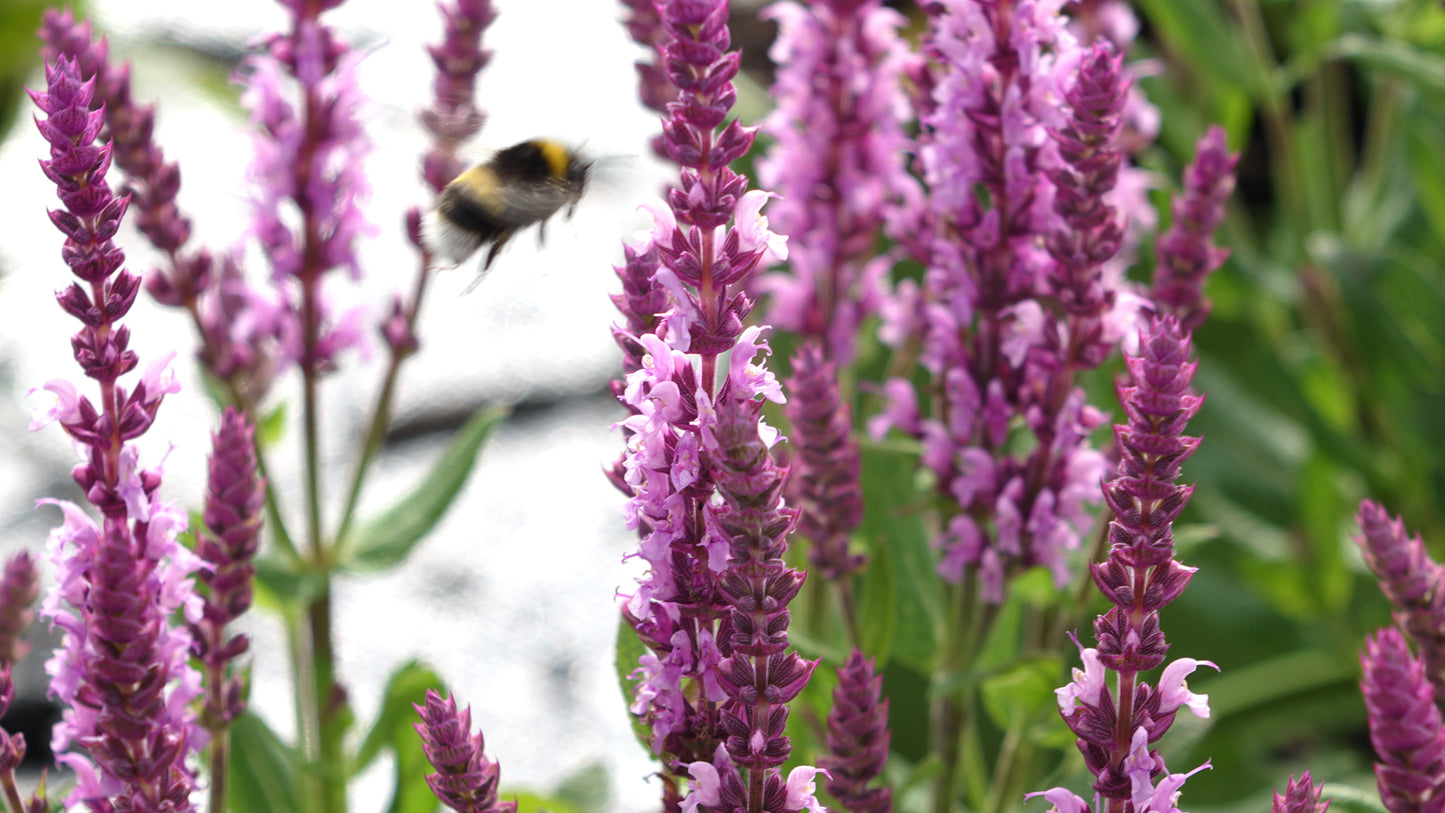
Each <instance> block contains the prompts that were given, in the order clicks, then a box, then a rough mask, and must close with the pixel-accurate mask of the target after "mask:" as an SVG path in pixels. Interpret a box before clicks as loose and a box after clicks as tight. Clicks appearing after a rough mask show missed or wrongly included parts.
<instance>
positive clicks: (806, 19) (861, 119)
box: [758, 0, 923, 365]
mask: <svg viewBox="0 0 1445 813" xmlns="http://www.w3.org/2000/svg"><path fill="white" fill-rule="evenodd" d="M763 13H764V15H765V16H766V17H769V18H772V19H775V20H777V21H778V24H779V26H780V30H779V33H778V39H777V41H776V42H775V43H774V44H773V47H772V49H771V50H770V51H769V54H770V55H771V56H772V58H773V61H774V62H775V63H777V65H778V66H779V69H778V75H777V81H776V82H775V84H774V86H773V96H774V97H775V98H776V99H777V100H778V103H777V107H776V108H775V109H774V111H773V113H772V114H771V115H770V116H769V117H768V119H767V121H766V122H765V123H764V125H763V129H764V131H765V132H767V133H768V135H770V136H772V137H773V138H774V139H775V140H776V142H777V143H776V145H775V146H774V147H773V148H771V149H770V150H769V151H768V154H767V156H766V157H765V158H764V159H763V160H761V161H759V162H758V173H759V177H760V179H761V181H762V183H763V185H764V186H766V187H768V188H770V189H773V190H776V191H777V192H778V194H779V195H780V196H781V198H782V199H781V200H779V201H778V202H777V203H776V204H774V205H773V207H772V208H771V209H770V210H769V211H770V213H771V217H772V219H773V221H774V224H775V227H776V229H777V230H778V232H779V233H782V234H786V235H788V237H789V251H788V264H789V273H786V274H776V275H771V276H769V277H765V278H764V279H762V280H761V281H760V283H761V284H760V285H759V286H758V288H759V290H760V292H765V293H767V294H769V295H771V296H772V304H771V307H770V308H769V311H768V316H767V320H768V321H769V322H770V323H772V324H775V325H777V326H778V327H782V328H785V329H787V330H791V331H794V332H797V333H800V334H802V335H803V336H806V337H816V338H819V339H822V340H824V341H825V342H826V351H827V356H828V358H830V359H832V360H833V361H834V362H836V363H838V364H840V365H847V364H849V363H850V362H851V361H852V359H853V355H854V352H855V350H854V348H855V345H856V344H857V341H858V331H859V328H860V327H861V325H862V323H863V321H864V320H865V319H867V318H868V317H869V316H871V315H873V314H874V313H876V312H877V311H878V309H879V308H880V307H881V306H882V304H883V302H884V299H885V296H886V292H885V290H884V289H885V287H886V279H885V277H886V275H887V272H888V269H889V268H890V267H891V266H892V265H893V263H894V261H895V259H896V258H895V257H893V256H889V255H884V256H875V254H876V252H875V251H874V243H875V242H876V241H877V239H878V236H879V232H880V230H881V229H882V228H883V226H884V222H885V221H888V222H889V223H890V224H897V223H899V222H902V221H904V220H908V219H909V218H910V217H912V218H916V217H917V216H918V212H919V210H921V208H922V206H923V193H922V189H920V187H919V185H918V182H917V181H916V180H914V178H913V177H912V176H911V175H909V173H908V170H907V166H906V164H905V160H906V155H907V153H908V152H909V151H910V150H911V147H912V145H911V144H910V143H909V141H908V137H907V136H906V135H905V128H906V127H907V126H909V124H910V122H911V119H912V117H913V113H912V108H911V107H910V105H909V104H908V100H907V98H906V96H905V93H904V90H903V78H904V76H905V74H907V73H908V72H909V71H910V69H911V68H912V67H913V65H914V64H915V63H916V62H917V61H918V59H919V58H918V57H917V56H915V55H914V54H913V53H912V52H911V51H910V49H909V48H908V47H907V45H906V43H905V42H904V40H903V38H902V37H901V36H900V35H899V29H900V28H901V27H902V26H904V25H906V23H907V20H906V19H905V18H904V16H903V15H902V14H900V13H898V12H897V11H895V10H893V9H891V8H887V7H885V6H883V4H882V3H881V2H879V0H820V1H819V2H814V3H811V4H807V5H802V4H798V3H793V2H782V3H775V4H773V5H771V6H769V7H768V8H767V9H766V10H765V11H764V12H763ZM905 210H906V212H907V213H905Z"/></svg>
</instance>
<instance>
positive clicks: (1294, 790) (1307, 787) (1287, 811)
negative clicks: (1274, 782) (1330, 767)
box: [1270, 771, 1330, 813]
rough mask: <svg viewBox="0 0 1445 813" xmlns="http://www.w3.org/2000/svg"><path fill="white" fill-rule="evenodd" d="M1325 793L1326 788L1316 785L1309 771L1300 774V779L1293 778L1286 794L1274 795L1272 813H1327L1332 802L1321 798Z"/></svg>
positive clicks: (1286, 788) (1286, 787) (1290, 779)
mask: <svg viewBox="0 0 1445 813" xmlns="http://www.w3.org/2000/svg"><path fill="white" fill-rule="evenodd" d="M1323 791H1324V786H1323V785H1316V784H1315V783H1314V780H1313V779H1311V778H1310V772H1309V771H1305V772H1304V773H1302V774H1300V776H1299V778H1298V779H1296V778H1294V777H1293V776H1291V777H1290V778H1289V784H1288V785H1286V786H1285V791H1284V794H1283V795H1280V794H1279V793H1277V792H1276V793H1275V794H1274V803H1273V804H1272V805H1271V806H1270V813H1325V811H1326V810H1328V809H1329V807H1330V800H1329V799H1323V800H1322V799H1321V798H1320V795H1321V794H1322V793H1323Z"/></svg>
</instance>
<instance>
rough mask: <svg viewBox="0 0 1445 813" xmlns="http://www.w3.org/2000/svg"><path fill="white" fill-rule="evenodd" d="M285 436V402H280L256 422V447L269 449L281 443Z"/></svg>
mask: <svg viewBox="0 0 1445 813" xmlns="http://www.w3.org/2000/svg"><path fill="white" fill-rule="evenodd" d="M285 435H286V402H285V401H282V402H280V403H278V404H276V406H274V407H271V409H269V410H267V411H266V414H265V415H262V416H261V420H259V421H257V422H256V445H257V446H259V447H261V448H262V449H270V448H271V447H273V446H275V445H276V444H278V443H280V442H281V438H282V437H284V436H285Z"/></svg>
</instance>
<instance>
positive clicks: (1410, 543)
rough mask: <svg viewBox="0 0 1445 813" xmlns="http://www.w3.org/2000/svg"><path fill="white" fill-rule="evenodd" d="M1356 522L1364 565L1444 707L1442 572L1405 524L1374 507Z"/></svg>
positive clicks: (1367, 506)
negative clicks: (1366, 565) (1417, 654)
mask: <svg viewBox="0 0 1445 813" xmlns="http://www.w3.org/2000/svg"><path fill="white" fill-rule="evenodd" d="M1355 521H1356V522H1357V523H1359V526H1360V531H1361V534H1360V535H1359V536H1357V537H1355V541H1356V542H1358V543H1359V545H1360V549H1361V550H1362V551H1363V553H1364V555H1365V563H1366V564H1368V565H1369V566H1370V570H1371V571H1373V572H1374V574H1375V577H1376V578H1378V579H1379V580H1380V590H1381V591H1382V592H1384V594H1385V598H1387V599H1389V600H1390V604H1392V605H1394V608H1395V612H1394V616H1395V623H1397V624H1399V625H1400V627H1401V629H1403V630H1405V632H1406V633H1407V634H1409V636H1410V639H1411V640H1412V641H1414V642H1415V646H1417V647H1418V648H1419V649H1420V656H1421V659H1422V660H1423V661H1424V663H1425V676H1426V677H1427V678H1428V679H1429V680H1430V683H1431V684H1433V685H1434V686H1435V697H1436V701H1437V702H1445V569H1442V568H1441V567H1440V565H1439V564H1437V563H1436V562H1435V560H1434V559H1431V558H1430V553H1429V551H1427V550H1426V549H1425V543H1424V542H1423V541H1422V540H1421V539H1420V537H1419V535H1416V536H1410V535H1409V534H1408V532H1407V531H1406V530H1405V523H1404V522H1403V521H1401V520H1400V519H1399V518H1391V517H1390V515H1389V514H1387V513H1386V512H1385V509H1384V508H1383V507H1382V506H1380V505H1379V504H1378V503H1374V502H1370V501H1369V500H1365V501H1363V502H1361V503H1360V511H1359V513H1357V514H1356V515H1355Z"/></svg>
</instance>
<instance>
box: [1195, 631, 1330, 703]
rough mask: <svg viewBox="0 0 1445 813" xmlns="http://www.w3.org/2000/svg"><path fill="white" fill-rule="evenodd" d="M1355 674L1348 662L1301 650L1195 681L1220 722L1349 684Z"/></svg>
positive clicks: (1316, 651)
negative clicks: (1344, 683) (1288, 700)
mask: <svg viewBox="0 0 1445 813" xmlns="http://www.w3.org/2000/svg"><path fill="white" fill-rule="evenodd" d="M1357 672H1358V666H1357V665H1356V664H1354V663H1353V662H1351V661H1350V660H1349V659H1347V658H1340V657H1336V656H1334V655H1331V654H1330V653H1328V652H1324V651H1321V650H1317V649H1300V650H1296V651H1294V652H1287V653H1285V654H1283V655H1280V656H1278V657H1274V658H1269V659H1266V660H1262V661H1257V662H1255V663H1251V664H1249V665H1247V666H1239V667H1235V668H1233V669H1230V670H1229V671H1228V672H1225V673H1224V674H1222V675H1218V676H1214V677H1208V676H1205V677H1201V674H1200V673H1198V672H1196V673H1195V675H1194V678H1195V679H1196V680H1197V682H1198V683H1201V684H1204V686H1203V689H1204V691H1205V693H1206V694H1208V695H1209V709H1210V713H1211V715H1212V716H1213V717H1214V718H1215V720H1216V721H1222V720H1224V719H1226V718H1228V717H1231V716H1233V715H1248V714H1252V713H1254V712H1255V711H1257V710H1259V709H1265V708H1269V707H1270V706H1271V705H1273V704H1276V703H1281V702H1283V701H1284V700H1286V699H1288V698H1291V697H1294V696H1296V695H1300V694H1303V693H1305V692H1310V691H1314V690H1317V689H1321V688H1325V687H1328V686H1332V685H1334V684H1338V683H1340V682H1342V681H1352V680H1354V679H1355V675H1356V674H1357ZM1206 675H1207V673H1206ZM1196 690H1198V689H1197V688H1196Z"/></svg>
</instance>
